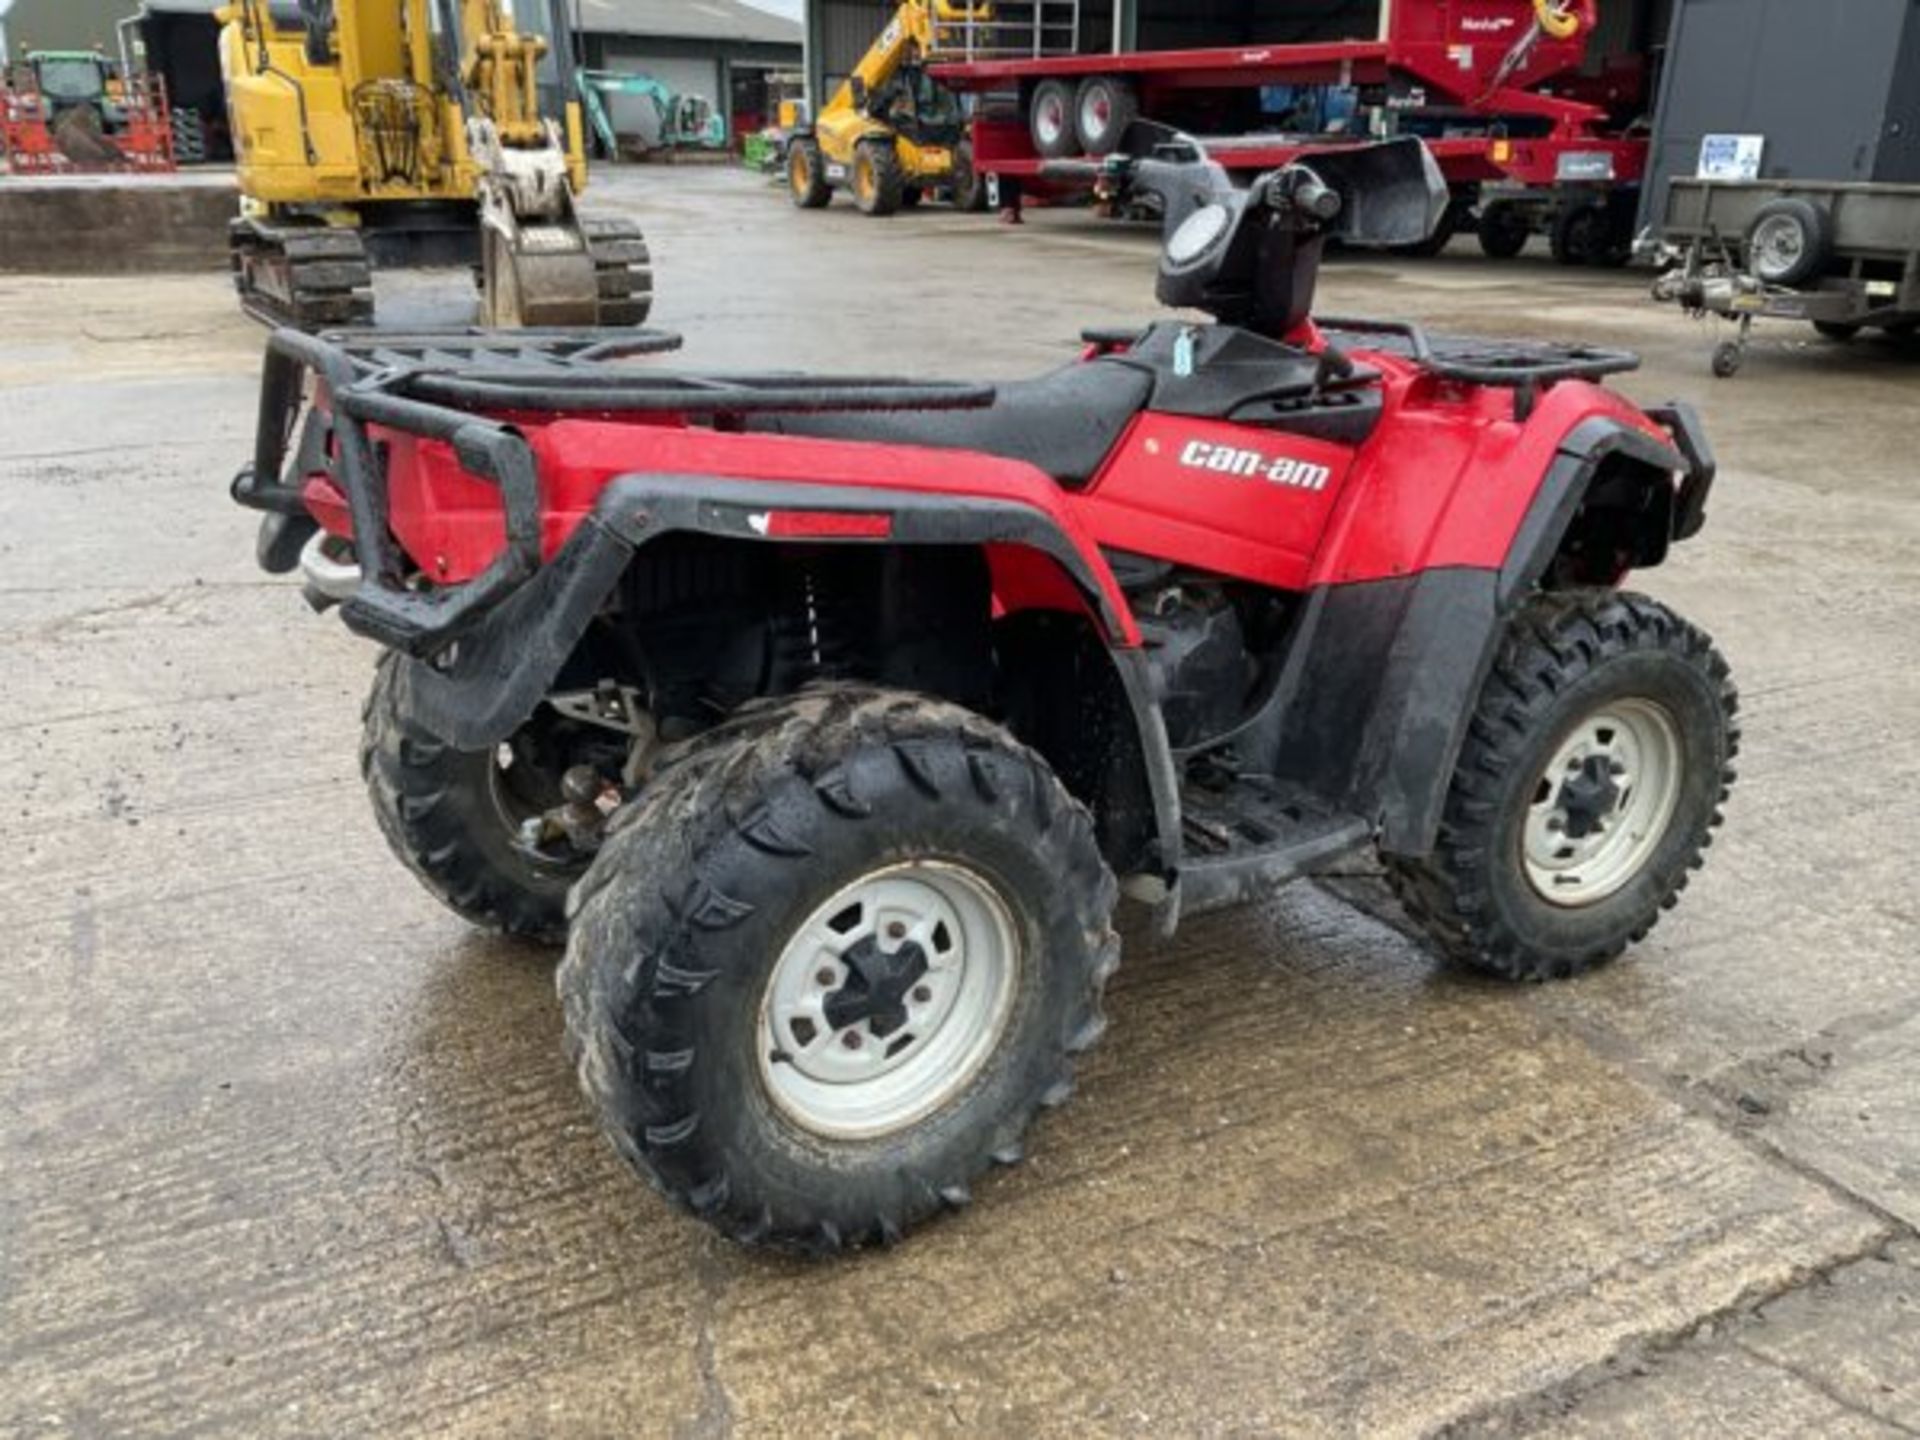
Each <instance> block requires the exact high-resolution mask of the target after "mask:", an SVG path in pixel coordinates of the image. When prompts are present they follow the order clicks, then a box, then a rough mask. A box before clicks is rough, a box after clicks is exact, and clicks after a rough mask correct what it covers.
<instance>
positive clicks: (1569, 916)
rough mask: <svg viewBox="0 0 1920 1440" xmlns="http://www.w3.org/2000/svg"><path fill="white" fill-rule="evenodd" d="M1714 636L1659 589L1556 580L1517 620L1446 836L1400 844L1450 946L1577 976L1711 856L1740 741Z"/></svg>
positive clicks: (1519, 971)
mask: <svg viewBox="0 0 1920 1440" xmlns="http://www.w3.org/2000/svg"><path fill="white" fill-rule="evenodd" d="M1738 711H1739V697H1738V695H1737V693H1736V691H1735V689H1734V686H1733V682H1732V680H1731V679H1730V678H1729V673H1728V669H1727V663H1726V661H1725V660H1724V659H1722V658H1721V656H1720V654H1719V652H1718V651H1717V650H1715V649H1714V646H1713V642H1712V641H1711V640H1710V639H1709V638H1708V637H1707V636H1706V635H1704V634H1703V633H1701V632H1700V631H1699V630H1696V629H1695V628H1694V627H1693V626H1691V625H1689V624H1688V623H1687V622H1686V621H1684V620H1682V619H1681V618H1679V617H1678V616H1677V615H1675V614H1674V613H1673V612H1672V611H1670V610H1668V609H1667V608H1666V607H1665V606H1663V605H1661V604H1659V603H1657V602H1656V601H1653V600H1649V599H1647V598H1646V597H1645V596H1642V595H1633V594H1627V593H1623V592H1614V591H1596V590H1580V591H1569V592H1565V593H1559V594H1546V595H1541V596H1539V597H1537V598H1536V599H1534V600H1533V601H1532V602H1531V603H1530V604H1528V605H1527V606H1526V607H1525V608H1524V609H1523V610H1522V611H1521V612H1520V613H1519V614H1518V615H1516V616H1515V617H1514V620H1513V622H1512V624H1511V626H1510V628H1509V630H1508V632H1507V637H1506V639H1505V641H1504V642H1503V644H1502V646H1501V650H1500V654H1499V656H1498V658H1497V659H1496V660H1495V662H1494V666H1493V670H1492V673H1491V674H1490V675H1489V676H1488V678H1487V681H1486V684H1485V686H1484V688H1483V689H1482V690H1481V693H1480V700H1479V703H1478V705H1477V707H1476V709H1475V711H1474V714H1473V718H1472V720H1471V722H1470V728H1469V732H1468V735H1467V740H1466V743H1465V745H1464V747H1463V748H1462V750H1461V753H1460V759H1459V762H1458V764H1457V766H1456V767H1455V770H1454V774H1453V781H1452V785H1451V787H1450V789H1449V792H1448V795H1447V801H1446V808H1445V810H1444V812H1443V814H1442V817H1441V822H1440V835H1439V840H1438V843H1437V844H1436V846H1435V848H1434V851H1433V853H1432V854H1431V855H1428V856H1425V857H1423V858H1420V859H1417V860H1415V859H1406V858H1401V857H1394V856H1388V857H1386V858H1387V875H1388V879H1389V881H1390V882H1391V883H1392V886H1393V889H1394V891H1395V893H1396V894H1397V895H1398V896H1399V898H1400V902H1401V904H1402V906H1403V907H1404V908H1405V909H1406V911H1407V913H1408V914H1409V915H1410V916H1411V917H1412V918H1413V919H1414V920H1415V921H1416V922H1417V923H1418V924H1419V925H1420V927H1421V928H1422V929H1423V930H1425V932H1426V933H1427V935H1428V936H1429V937H1430V938H1431V940H1432V942H1433V943H1434V945H1435V946H1436V947H1438V948H1439V950H1440V951H1441V952H1442V953H1444V954H1445V955H1446V956H1448V957H1449V958H1450V959H1452V960H1454V961H1456V962H1458V963H1460V964H1463V965H1465V966H1467V967H1469V968H1471V969H1474V970H1479V971H1482V972H1484V973H1486V974H1490V975H1495V976H1498V977H1500V978H1502V979H1507V980H1547V979H1563V978H1566V977H1568V976H1571V975H1577V974H1580V973H1581V972H1583V971H1586V970H1590V969H1592V968H1594V967H1595V966H1598V965H1601V964H1604V963H1605V962H1607V961H1609V960H1611V959H1613V958H1614V957H1615V956H1617V955H1619V954H1620V953H1621V951H1623V950H1624V949H1625V948H1626V947H1627V946H1628V945H1629V944H1630V943H1634V942H1637V941H1639V940H1641V939H1642V938H1644V937H1645V936H1646V934H1647V932H1648V931H1650V930H1651V929H1652V928H1653V926H1654V923H1655V922H1656V921H1657V920H1658V919H1659V918H1660V914H1661V912H1662V911H1663V910H1667V909H1670V908H1671V907H1672V906H1673V905H1674V904H1675V902H1676V901H1677V900H1678V898H1679V895H1680V892H1681V891H1682V890H1683V889H1685V888H1686V885H1687V881H1688V879H1689V877H1690V876H1691V874H1692V872H1693V871H1695V870H1697V869H1698V868H1699V867H1700V864H1701V854H1702V851H1704V850H1705V849H1706V847H1707V846H1708V845H1710V844H1711V843H1712V841H1713V831H1714V829H1715V828H1716V827H1718V825H1719V824H1720V819H1721V811H1720V807H1721V805H1722V803H1723V802H1724V801H1725V800H1726V797H1727V792H1728V789H1729V787H1730V786H1731V785H1732V784H1733V779H1734V770H1733V760H1734V757H1735V755H1737V754H1738V752H1739V748H1740V732H1739V726H1738V724H1737V721H1736V716H1737V714H1738Z"/></svg>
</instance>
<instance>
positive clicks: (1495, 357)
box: [1314, 315, 1640, 420]
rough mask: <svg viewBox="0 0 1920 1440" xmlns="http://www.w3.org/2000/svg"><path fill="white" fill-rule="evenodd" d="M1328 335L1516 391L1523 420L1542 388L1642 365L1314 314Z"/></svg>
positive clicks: (1533, 343) (1596, 350) (1627, 354)
mask: <svg viewBox="0 0 1920 1440" xmlns="http://www.w3.org/2000/svg"><path fill="white" fill-rule="evenodd" d="M1314 323H1315V324H1316V325H1318V326H1319V328H1320V329H1321V331H1322V332H1324V333H1326V334H1327V335H1329V336H1351V337H1353V338H1355V339H1357V340H1360V341H1362V342H1363V344H1364V348H1366V349H1368V350H1375V351H1380V352H1382V353H1385V354H1389V355H1404V356H1406V357H1407V358H1408V359H1410V360H1412V361H1413V363H1414V364H1416V365H1418V366H1419V367H1420V368H1421V369H1422V370H1425V371H1426V372H1427V373H1428V374H1430V375H1435V376H1438V377H1439V378H1440V379H1442V380H1458V381H1460V382H1461V383H1462V384H1466V385H1490V386H1494V387H1497V388H1499V389H1503V390H1513V391H1515V392H1517V393H1516V395H1515V398H1514V411H1515V415H1516V417H1517V418H1518V419H1521V420H1524V419H1526V418H1527V416H1528V415H1530V414H1532V413H1533V406H1534V402H1535V401H1536V400H1537V399H1538V398H1539V394H1540V390H1541V389H1542V387H1544V386H1547V385H1551V384H1553V383H1554V382H1555V381H1557V380H1599V379H1603V378H1605V377H1606V376H1608V375H1624V374H1627V373H1628V372H1630V371H1633V370H1638V369H1639V368H1640V357H1639V356H1638V355H1636V354H1634V353H1633V352H1632V351H1631V350H1608V349H1604V348H1602V347H1600V346H1596V345H1569V344H1561V343H1558V342H1556V341H1551V340H1511V339H1486V338H1482V337H1479V336H1473V335H1444V336H1439V337H1429V336H1428V334H1427V332H1426V331H1425V330H1424V329H1423V328H1421V327H1420V326H1419V325H1416V324H1413V323H1412V322H1410V321H1405V320H1365V319H1358V318H1355V317H1351V316H1334V315H1324V316H1315V317H1314ZM1383 341H1384V342H1386V343H1384V344H1383V343H1381V342H1383Z"/></svg>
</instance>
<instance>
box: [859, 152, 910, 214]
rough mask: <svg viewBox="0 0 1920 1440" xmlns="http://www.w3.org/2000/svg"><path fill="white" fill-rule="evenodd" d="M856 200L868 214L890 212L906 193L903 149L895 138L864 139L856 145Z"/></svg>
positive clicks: (896, 207)
mask: <svg viewBox="0 0 1920 1440" xmlns="http://www.w3.org/2000/svg"><path fill="white" fill-rule="evenodd" d="M851 183H852V186H853V201H854V204H856V205H858V206H859V207H860V211H861V213H862V214H865V215H891V214H893V213H894V212H895V211H896V210H898V209H899V208H900V205H901V202H902V200H903V199H904V198H905V195H906V179H905V177H904V176H903V175H902V174H901V173H900V152H899V151H898V150H897V149H895V148H894V143H893V141H892V140H862V141H861V142H860V143H859V144H858V145H856V146H854V147H853V178H852V182H851Z"/></svg>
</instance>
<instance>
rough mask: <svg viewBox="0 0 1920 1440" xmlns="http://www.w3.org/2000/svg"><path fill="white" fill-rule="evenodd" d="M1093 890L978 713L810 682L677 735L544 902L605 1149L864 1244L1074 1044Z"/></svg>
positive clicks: (1080, 855) (572, 1036) (731, 1224)
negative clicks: (565, 883)
mask: <svg viewBox="0 0 1920 1440" xmlns="http://www.w3.org/2000/svg"><path fill="white" fill-rule="evenodd" d="M1116 893H1117V887H1116V886H1115V884H1114V879H1113V876H1112V874H1111V873H1110V872H1109V871H1108V869H1107V866H1106V863H1105V862H1104V861H1103V860H1102V858H1101V855H1100V851H1099V848H1098V846H1097V845H1096V843H1095V841H1094V834H1093V824H1092V820H1091V818H1090V817H1089V816H1088V814H1087V812H1086V810H1085V809H1084V808H1083V807H1082V806H1080V805H1079V804H1078V803H1076V802H1075V801H1074V800H1073V799H1072V797H1071V796H1070V795H1069V794H1068V793H1067V791H1066V789H1065V788H1064V787H1063V786H1062V785H1061V783H1060V781H1059V780H1058V779H1057V778H1056V777H1055V775H1054V773H1053V772H1052V771H1051V770H1050V769H1048V767H1047V765H1046V763H1045V762H1044V761H1042V760H1041V759H1040V757H1039V756H1037V755H1035V754H1034V753H1033V752H1032V751H1030V750H1028V749H1026V748H1025V747H1024V746H1022V745H1021V744H1020V743H1019V742H1018V741H1016V740H1015V739H1014V738H1013V737H1012V736H1011V735H1009V734H1008V733H1007V732H1006V731H1005V730H1003V729H1001V728H1000V727H999V726H997V725H994V724H992V723H991V722H989V721H987V720H984V719H981V718H980V717H978V716H976V715H973V714H971V713H969V712H967V711H964V710H961V709H959V708H958V707H956V706H953V705H949V704H946V703H944V702H941V701H937V700H931V699H927V698H925V697H922V696H919V695H914V694H909V693H905V692H901V691H888V690H879V689H872V688H868V687H856V686H829V687H822V688H820V689H817V690H809V691H805V692H802V693H801V694H799V695H797V696H792V697H788V698H784V699H780V700H771V701H765V702H760V703H758V704H756V705H754V706H750V707H748V708H747V709H746V710H744V711H742V712H740V713H739V714H738V715H736V716H735V717H734V719H732V720H731V721H729V722H727V723H726V724H724V725H722V726H720V727H717V729H716V731H715V732H713V733H712V735H711V738H709V737H702V738H700V739H696V740H694V741H693V742H691V744H690V745H689V747H688V749H687V750H685V751H683V752H682V753H681V754H680V756H678V757H677V758H676V759H674V760H673V761H671V762H669V764H668V766H667V768H666V769H665V770H664V771H663V772H661V773H660V774H659V775H658V776H657V777H656V779H655V780H654V781H653V782H652V784H651V785H650V786H649V787H648V790H647V792H646V794H644V795H643V796H642V798H641V799H640V800H639V801H637V802H636V803H635V804H634V805H632V806H630V807H629V809H628V811H627V812H623V814H622V815H620V816H618V817H616V819H615V821H614V833H613V834H612V835H611V836H610V837H609V839H608V841H607V843H606V845H605V846H604V847H602V849H601V851H600V854H599V855H598V857H597V858H596V859H595V861H594V864H593V869H592V871H591V872H590V873H589V874H588V876H587V877H586V879H585V880H583V881H582V882H581V884H580V885H579V887H578V889H577V890H576V891H575V894H574V901H575V906H576V909H575V912H574V924H573V931H572V937H571V943H570V945H569V947H568V951H567V958H566V961H565V963H564V965H563V966H562V967H561V971H560V974H559V977H558V987H559V991H560V997H561V1001H562V1005H563V1009H564V1011H565V1016H566V1029H567V1039H568V1045H569V1048H570V1051H571V1053H572V1055H573V1057H574V1059H575V1062H576V1064H577V1067H578V1071H579V1075H580V1081H581V1084H582V1087H583V1088H584V1089H585V1090H586V1092H587V1094H588V1096H589V1097H590V1098H591V1100H592V1101H593V1103H594V1106H595V1109H596V1110H597V1112H598V1116H599V1120H600V1123H601V1126H602V1128H603V1129H604V1130H605V1131H606V1133H607V1135H608V1138H609V1139H610V1140H611V1141H612V1142H613V1144H614V1146H615V1148H616V1149H618V1150H619V1152H620V1153H621V1154H622V1155H623V1156H624V1157H625V1158H626V1160H627V1161H628V1162H629V1163H630V1164H632V1165H633V1166H634V1168H636V1169H637V1170H639V1171H640V1172H641V1173H642V1174H643V1175H645V1176H646V1177H647V1178H648V1179H649V1180H650V1181H651V1182H652V1183H653V1185H654V1186H655V1188H657V1189H658V1190H660V1191H661V1192H662V1193H664V1194H665V1195H666V1196H667V1197H668V1198H669V1199H670V1200H672V1201H673V1202H674V1203H675V1204H677V1205H678V1206H680V1207H681V1208H683V1209H685V1210H689V1211H691V1212H693V1213H694V1214H696V1215H698V1216H700V1217H701V1218H702V1219H704V1220H706V1221H707V1222H708V1223H709V1224H710V1225H713V1226H715V1227H716V1228H717V1229H719V1230H720V1231H722V1232H723V1233H725V1234H727V1235H729V1236H731V1237H732V1238H734V1239H736V1240H740V1241H743V1242H746V1243H749V1244H766V1245H777V1246H781V1247H784V1248H788V1249H794V1250H801V1251H806V1252H812V1253H823V1252H831V1251H835V1250H839V1249H841V1248H843V1247H845V1246H857V1245H869V1244H886V1243H890V1242H891V1241H894V1240H896V1239H898V1238H899V1237H900V1236H901V1235H902V1234H904V1233H905V1232H906V1231H907V1230H909V1229H911V1228H912V1227H913V1226H914V1225H916V1224H918V1223H920V1222H921V1221H923V1220H927V1219H931V1218H932V1217H933V1216H935V1215H937V1214H939V1213H940V1212H941V1211H943V1210H949V1209H957V1208H958V1207H960V1206H963V1205H965V1204H966V1203H967V1201H968V1198H969V1195H968V1186H969V1185H970V1184H971V1183H972V1182H973V1180H974V1178H975V1177H976V1176H977V1175H979V1174H980V1173H981V1172H982V1171H984V1170H986V1169H987V1168H988V1167H989V1166H991V1165H996V1164H998V1165H1011V1164H1014V1163H1016V1162H1017V1161H1018V1160H1019V1159H1020V1158H1021V1153H1022V1141H1021V1136H1022V1133H1023V1132H1024V1131H1025V1130H1026V1128H1027V1125H1028V1122H1029V1121H1030V1120H1031V1119H1032V1118H1033V1116H1034V1114H1035V1113H1036V1112H1037V1111H1038V1110H1039V1109H1041V1108H1042V1107H1046V1106H1053V1105H1058V1104H1060V1103H1062V1102H1063V1101H1065V1100H1066V1099H1067V1098H1068V1096H1069V1095H1070V1094H1071V1092H1072V1089H1073V1063H1074V1059H1075V1057H1076V1056H1077V1055H1079V1054H1080V1053H1081V1052H1082V1051H1084V1050H1086V1049H1087V1048H1088V1047H1089V1046H1090V1045H1092V1044H1093V1043H1094V1042H1095V1041H1096V1040H1097V1039H1098V1038H1099V1036H1100V1034H1101V1032H1102V1031H1103V1029H1104V1028H1105V1021H1104V1019H1103V1017H1102V1015H1101V1011H1100V1000H1101V991H1102V990H1103V989H1104V987H1105V985H1106V982H1107V979H1108V977H1109V976H1110V975H1111V974H1112V973H1113V971H1114V968H1115V966H1116V965H1117V963H1118V961H1119V955H1120V950H1119V938H1118V936H1117V935H1115V933H1114V931H1113V929H1112V925H1111V916H1112V911H1113V905H1114V901H1115V898H1116Z"/></svg>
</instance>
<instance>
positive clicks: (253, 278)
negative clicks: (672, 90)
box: [220, 0, 653, 330]
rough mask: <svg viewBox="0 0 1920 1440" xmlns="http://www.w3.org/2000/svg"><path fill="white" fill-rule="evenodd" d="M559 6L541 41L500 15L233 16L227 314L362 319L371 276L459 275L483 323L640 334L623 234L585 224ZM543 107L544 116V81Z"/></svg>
mask: <svg viewBox="0 0 1920 1440" xmlns="http://www.w3.org/2000/svg"><path fill="white" fill-rule="evenodd" d="M563 5H564V0H550V5H549V15H548V23H549V27H550V33H551V35H552V36H553V37H554V42H557V43H558V45H559V47H560V53H559V54H558V55H557V56H555V59H556V60H557V63H555V64H543V62H545V61H546V60H547V57H548V55H549V53H550V50H551V48H552V44H553V43H554V42H550V41H549V39H548V37H547V36H545V35H541V34H539V33H536V32H535V31H533V30H531V29H522V28H520V26H519V25H518V24H517V23H516V21H515V18H514V9H515V7H514V5H513V3H512V0H230V3H228V4H227V5H225V6H224V7H223V8H222V10H221V11H220V20H221V25H222V29H221V36H220V56H221V64H222V67H223V69H224V71H225V73H226V79H227V98H228V105H229V108H230V111H231V116H232V122H233V136H234V146H235V150H236V152H237V155H238V160H239V179H240V192H241V197H242V198H241V213H240V218H239V219H238V220H236V221H235V222H234V225H233V231H232V259H233V273H234V283H235V285H236V286H237V287H238V289H239V291H240V297H241V303H242V305H243V306H244V307H245V308H246V309H247V311H248V312H249V313H251V314H253V315H254V316H256V317H257V318H259V319H261V320H264V321H266V322H267V323H269V324H274V325H296V326H299V327H300V328H302V329H309V330H317V329H328V328H334V327H340V326H351V325H360V324H366V323H369V322H370V321H371V320H372V318H373V288H372V285H373V267H374V266H375V265H376V264H377V265H380V266H383V267H384V266H434V265H463V266H471V267H473V269H474V271H475V273H476V275H477V276H478V278H479V281H480V287H481V318H482V321H483V322H484V323H486V324H488V325H492V326H505V327H518V326H549V325H639V324H642V323H644V321H645V320H646V318H647V313H648V311H649V310H650V308H651V306H652V302H653V271H652V266H651V261H650V259H649V256H648V253H647V245H646V239H645V237H644V236H643V235H642V234H641V232H640V229H639V227H638V226H636V225H634V224H632V223H631V222H629V221H626V220H621V219H613V218H587V217H585V216H583V215H581V214H580V212H579V210H578V209H577V208H576V198H577V196H578V195H579V194H580V192H581V191H582V190H583V189H584V188H585V186H586V150H585V137H584V132H583V126H582V122H581V111H580V103H579V99H578V96H577V94H576V93H575V88H574V87H575V84H576V80H575V70H574V65H573V57H572V55H571V54H570V53H568V51H569V49H570V46H569V45H568V44H567V37H569V35H570V31H569V30H568V28H567V24H566V16H565V13H564V8H563ZM543 69H544V70H546V71H547V72H549V73H548V79H549V80H550V82H551V85H552V93H554V94H557V96H558V100H557V101H555V102H551V103H550V108H551V109H553V110H556V111H558V112H559V115H558V117H557V118H556V116H554V115H550V114H543V113H542V110H541V93H540V92H541V80H542V71H543Z"/></svg>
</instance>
